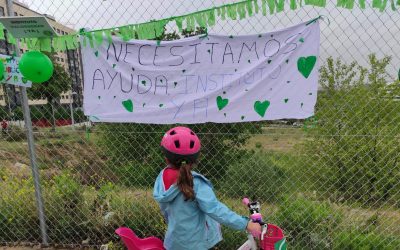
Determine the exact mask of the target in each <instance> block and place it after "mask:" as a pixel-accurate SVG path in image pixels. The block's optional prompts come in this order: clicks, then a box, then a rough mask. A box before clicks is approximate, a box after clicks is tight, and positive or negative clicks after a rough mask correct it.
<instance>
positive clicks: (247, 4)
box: [246, 1, 253, 16]
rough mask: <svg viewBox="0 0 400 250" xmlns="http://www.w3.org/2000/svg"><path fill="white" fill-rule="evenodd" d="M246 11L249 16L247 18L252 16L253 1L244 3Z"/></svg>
mask: <svg viewBox="0 0 400 250" xmlns="http://www.w3.org/2000/svg"><path fill="white" fill-rule="evenodd" d="M246 9H247V13H248V14H249V16H252V15H253V1H247V2H246Z"/></svg>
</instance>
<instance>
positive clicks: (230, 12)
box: [227, 5, 244, 20]
mask: <svg viewBox="0 0 400 250" xmlns="http://www.w3.org/2000/svg"><path fill="white" fill-rule="evenodd" d="M227 7H228V16H229V18H230V19H232V20H236V17H237V11H236V9H237V8H236V5H229V6H227ZM242 7H244V6H242Z"/></svg>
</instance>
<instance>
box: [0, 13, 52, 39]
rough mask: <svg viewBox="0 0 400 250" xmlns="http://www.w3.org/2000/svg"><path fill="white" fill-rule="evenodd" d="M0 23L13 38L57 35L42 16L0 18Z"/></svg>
mask: <svg viewBox="0 0 400 250" xmlns="http://www.w3.org/2000/svg"><path fill="white" fill-rule="evenodd" d="M0 22H1V23H2V24H3V25H4V27H5V28H6V29H7V31H8V32H10V33H11V34H12V35H13V36H14V37H15V38H39V37H54V36H57V33H56V32H55V31H54V29H53V27H51V25H50V24H49V22H48V21H47V19H46V18H45V17H44V16H18V17H17V16H13V17H1V18H0Z"/></svg>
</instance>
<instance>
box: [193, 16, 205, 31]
mask: <svg viewBox="0 0 400 250" xmlns="http://www.w3.org/2000/svg"><path fill="white" fill-rule="evenodd" d="M194 18H195V19H196V22H197V24H198V25H199V26H200V27H203V28H205V27H206V21H205V20H204V16H203V14H202V13H198V14H195V15H194Z"/></svg>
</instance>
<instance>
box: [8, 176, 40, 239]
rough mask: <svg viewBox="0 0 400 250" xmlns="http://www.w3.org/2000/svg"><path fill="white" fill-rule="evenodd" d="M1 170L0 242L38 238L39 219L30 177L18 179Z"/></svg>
mask: <svg viewBox="0 0 400 250" xmlns="http://www.w3.org/2000/svg"><path fill="white" fill-rule="evenodd" d="M1 172H2V176H1V178H0V193H1V198H0V228H1V230H0V242H17V241H20V240H22V239H23V240H29V241H33V242H34V241H36V240H38V239H39V235H40V232H39V220H38V218H37V210H36V203H35V194H34V188H33V181H32V179H31V178H29V179H20V178H19V177H16V176H13V175H11V174H9V173H8V172H7V171H6V170H4V169H3V170H2V171H1ZM11 232H12V233H11Z"/></svg>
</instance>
